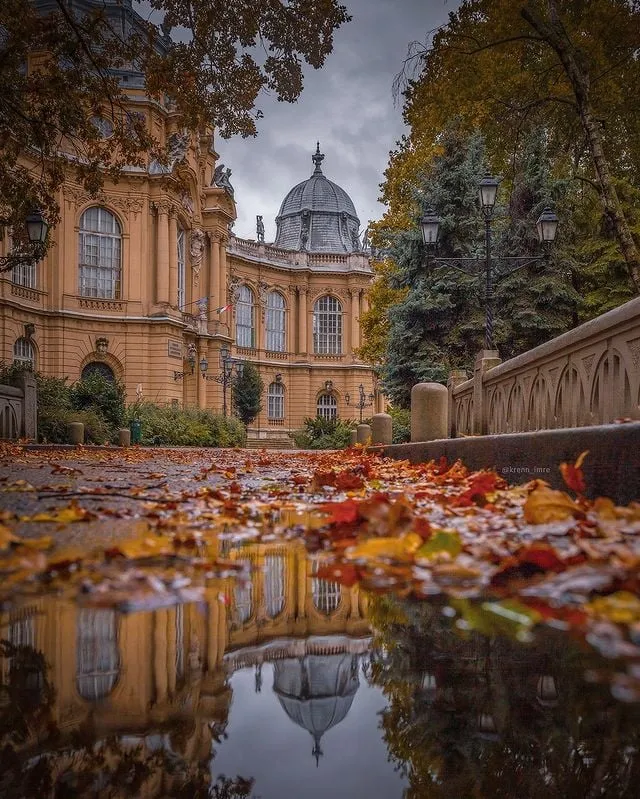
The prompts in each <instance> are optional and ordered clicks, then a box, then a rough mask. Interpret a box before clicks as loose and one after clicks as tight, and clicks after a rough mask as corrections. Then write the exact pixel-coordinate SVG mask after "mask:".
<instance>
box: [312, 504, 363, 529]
mask: <svg viewBox="0 0 640 799" xmlns="http://www.w3.org/2000/svg"><path fill="white" fill-rule="evenodd" d="M359 508H360V503H359V502H354V501H353V500H352V499H347V500H345V501H344V502H326V503H325V504H324V505H320V510H321V511H322V512H323V513H327V514H329V516H330V517H331V521H332V522H337V523H338V524H352V523H353V522H355V521H357V520H358V519H359V518H360V510H359Z"/></svg>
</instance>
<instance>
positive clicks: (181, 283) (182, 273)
mask: <svg viewBox="0 0 640 799" xmlns="http://www.w3.org/2000/svg"><path fill="white" fill-rule="evenodd" d="M185 240H186V235H185V232H184V230H183V229H182V228H181V227H179V228H178V238H177V242H178V297H177V301H178V308H179V309H180V310H182V309H183V308H184V303H185V285H186V280H187V261H186V256H185Z"/></svg>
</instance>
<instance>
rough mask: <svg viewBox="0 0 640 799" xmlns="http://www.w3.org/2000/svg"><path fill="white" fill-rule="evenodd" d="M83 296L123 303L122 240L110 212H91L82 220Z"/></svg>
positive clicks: (118, 227)
mask: <svg viewBox="0 0 640 799" xmlns="http://www.w3.org/2000/svg"><path fill="white" fill-rule="evenodd" d="M79 247H80V254H79V259H78V262H79V278H80V281H79V282H80V285H79V292H80V295H81V296H82V297H98V298H103V299H109V300H117V299H120V293H121V282H122V236H121V232H120V224H119V223H118V220H117V219H116V218H115V216H114V215H113V214H112V213H111V212H110V211H107V209H106V208H98V207H94V208H87V210H86V211H85V212H84V214H82V216H81V218H80V239H79Z"/></svg>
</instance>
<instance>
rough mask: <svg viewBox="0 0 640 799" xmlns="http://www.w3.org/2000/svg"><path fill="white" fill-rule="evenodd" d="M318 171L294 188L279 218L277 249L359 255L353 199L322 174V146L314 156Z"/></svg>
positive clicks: (358, 223)
mask: <svg viewBox="0 0 640 799" xmlns="http://www.w3.org/2000/svg"><path fill="white" fill-rule="evenodd" d="M311 158H312V161H313V163H314V164H315V170H314V172H313V174H312V175H311V177H310V178H308V179H307V180H303V181H302V183H298V184H297V186H294V187H293V188H292V189H291V191H290V192H289V193H288V194H287V196H286V197H285V198H284V200H283V201H282V205H281V206H280V212H279V213H278V216H277V217H276V225H277V232H276V239H275V242H274V244H275V246H276V247H284V248H286V249H288V250H306V251H307V252H331V253H345V252H359V251H360V249H361V248H360V241H359V238H358V231H359V229H360V220H359V219H358V215H357V214H356V209H355V208H354V205H353V202H352V201H351V198H350V197H349V195H348V194H347V192H346V191H345V190H344V189H343V188H341V187H340V186H338V184H337V183H334V182H333V181H331V180H329V179H328V178H326V177H325V176H324V174H323V173H322V169H321V168H320V164H321V163H322V160H323V158H324V155H323V154H322V153H321V152H320V144H319V143H318V146H317V149H316V152H315V153H314V154H313V156H312V157H311Z"/></svg>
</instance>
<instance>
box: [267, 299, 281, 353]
mask: <svg viewBox="0 0 640 799" xmlns="http://www.w3.org/2000/svg"><path fill="white" fill-rule="evenodd" d="M266 330H267V349H268V350H270V351H271V352H284V351H285V342H284V339H285V329H284V297H283V296H282V294H280V292H279V291H270V292H269V294H268V295H267V323H266Z"/></svg>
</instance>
